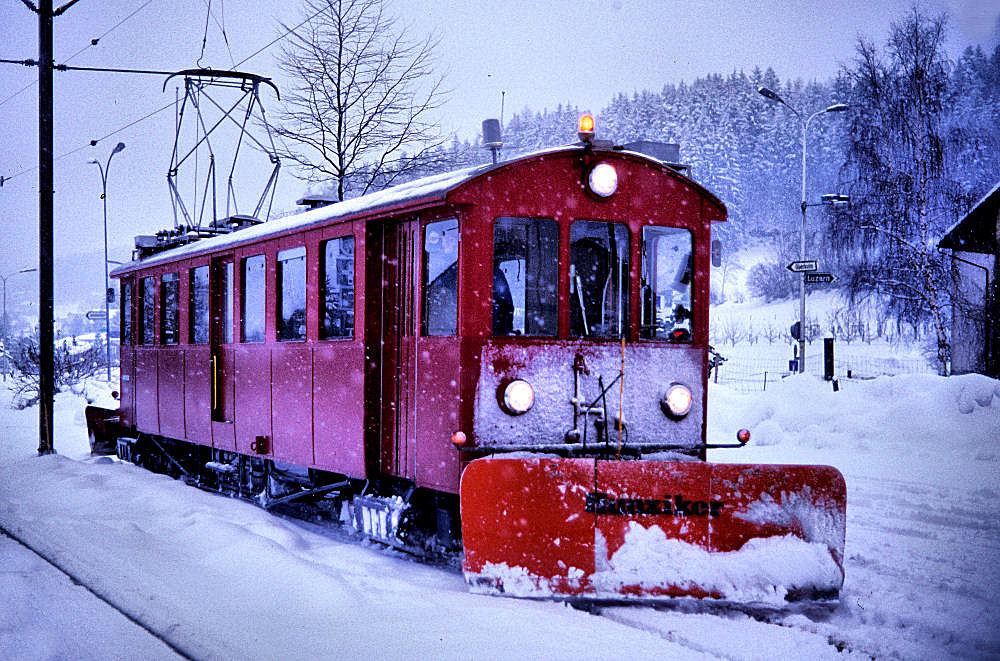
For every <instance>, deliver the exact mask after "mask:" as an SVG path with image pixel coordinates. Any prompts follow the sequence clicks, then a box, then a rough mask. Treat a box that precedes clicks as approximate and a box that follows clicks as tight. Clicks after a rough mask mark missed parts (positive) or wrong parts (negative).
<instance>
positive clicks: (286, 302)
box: [275, 246, 306, 341]
mask: <svg viewBox="0 0 1000 661" xmlns="http://www.w3.org/2000/svg"><path fill="white" fill-rule="evenodd" d="M277 291H278V303H277V305H276V306H275V309H276V311H277V313H278V340H280V341H285V340H304V339H306V247H305V246H299V247H298V248H290V249H289V250H282V251H281V252H279V253H278V286H277Z"/></svg>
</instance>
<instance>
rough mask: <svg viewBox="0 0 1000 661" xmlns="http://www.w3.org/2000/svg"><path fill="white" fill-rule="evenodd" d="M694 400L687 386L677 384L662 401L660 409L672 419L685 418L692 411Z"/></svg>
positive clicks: (671, 387)
mask: <svg viewBox="0 0 1000 661" xmlns="http://www.w3.org/2000/svg"><path fill="white" fill-rule="evenodd" d="M693 401H694V398H693V397H692V396H691V391H690V390H689V389H688V387H687V386H684V385H681V384H680V383H675V384H674V385H672V386H670V390H669V391H667V394H666V396H665V397H664V398H663V399H661V400H660V408H661V409H663V412H664V413H665V414H666V415H668V416H670V417H671V418H683V417H684V416H686V415H687V414H688V411H690V410H691V404H692V402H693Z"/></svg>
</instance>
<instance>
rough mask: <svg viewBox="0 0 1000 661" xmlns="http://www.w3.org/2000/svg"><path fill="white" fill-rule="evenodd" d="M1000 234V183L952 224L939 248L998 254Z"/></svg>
mask: <svg viewBox="0 0 1000 661" xmlns="http://www.w3.org/2000/svg"><path fill="white" fill-rule="evenodd" d="M998 234H1000V183H998V184H997V185H996V186H994V187H993V190H991V191H990V192H989V193H987V194H986V195H985V196H984V197H983V199H981V200H979V202H977V203H976V204H975V206H973V207H972V210H971V211H970V212H969V213H967V214H966V215H965V217H964V218H962V219H961V220H959V221H958V222H957V223H955V224H954V225H952V226H951V228H950V229H949V230H948V232H947V233H946V234H945V235H944V238H943V239H941V241H939V242H938V247H939V248H945V249H947V250H961V251H964V252H979V253H984V254H988V255H996V254H997V235H998Z"/></svg>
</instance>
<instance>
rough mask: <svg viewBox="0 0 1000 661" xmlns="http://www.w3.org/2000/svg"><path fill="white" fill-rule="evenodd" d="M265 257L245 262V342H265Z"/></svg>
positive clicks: (249, 258) (245, 260)
mask: <svg viewBox="0 0 1000 661" xmlns="http://www.w3.org/2000/svg"><path fill="white" fill-rule="evenodd" d="M264 265H265V262H264V255H254V256H253V257H247V258H246V259H244V260H243V341H244V342H263V341H264V309H265V308H264V291H265V284H264V282H265V277H266V274H265V270H264Z"/></svg>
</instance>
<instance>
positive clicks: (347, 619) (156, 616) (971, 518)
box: [0, 376, 1000, 661]
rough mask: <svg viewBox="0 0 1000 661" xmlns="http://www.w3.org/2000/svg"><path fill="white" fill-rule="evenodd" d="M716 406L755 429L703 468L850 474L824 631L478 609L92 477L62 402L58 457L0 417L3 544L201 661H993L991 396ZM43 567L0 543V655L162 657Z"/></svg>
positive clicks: (713, 415)
mask: <svg viewBox="0 0 1000 661" xmlns="http://www.w3.org/2000/svg"><path fill="white" fill-rule="evenodd" d="M713 397H714V404H713V406H714V408H713V409H711V410H710V436H712V437H725V436H729V435H731V433H732V430H733V429H735V428H736V427H737V426H742V424H745V425H749V426H750V427H751V429H752V430H753V431H754V435H755V438H756V443H755V446H754V447H752V448H747V449H745V450H740V451H735V452H733V453H730V454H726V455H725V456H724V457H715V458H714V459H715V460H722V459H725V460H731V461H738V462H744V461H766V462H793V463H801V462H812V463H829V464H833V465H837V466H838V467H840V468H841V469H842V471H843V472H844V474H845V476H846V478H847V483H848V538H847V567H846V572H847V579H846V583H845V586H844V591H843V593H842V600H841V603H840V605H839V606H838V607H836V608H835V609H832V611H822V610H816V611H805V612H799V613H795V612H790V613H778V614H776V613H753V615H755V616H756V618H755V617H751V616H750V615H747V614H744V613H742V612H738V611H720V610H719V609H714V608H711V609H706V608H701V609H699V608H693V607H690V606H685V607H682V608H671V609H655V608H650V607H608V608H605V609H603V610H602V613H601V615H600V616H597V617H595V616H593V615H588V614H586V613H582V612H578V611H575V610H572V609H570V608H567V607H565V606H562V605H559V604H553V603H536V602H526V601H519V600H513V599H498V598H490V597H481V596H475V595H471V594H469V593H468V592H467V591H466V589H465V586H464V583H463V581H462V579H461V576H459V575H458V574H456V573H455V572H450V571H444V570H439V569H435V568H432V567H427V566H424V565H421V564H418V563H414V562H411V561H410V560H408V559H406V558H405V557H402V556H400V555H398V554H396V553H394V552H388V551H385V550H383V549H380V548H377V547H373V546H361V545H357V544H345V543H342V542H340V541H338V540H337V539H331V537H329V536H324V535H317V534H315V533H314V532H312V531H311V530H309V529H308V528H307V527H303V526H298V525H295V524H293V523H290V522H288V521H284V520H282V519H279V518H276V517H273V516H270V515H268V514H266V513H265V512H263V511H261V510H259V509H257V508H255V507H252V506H249V505H246V504H244V503H241V502H237V501H234V500H230V499H227V498H221V497H218V496H214V495H212V494H208V493H204V492H201V491H198V490H196V489H192V488H190V487H186V486H184V485H183V484H181V483H180V482H176V481H173V480H170V479H168V478H165V477H163V476H156V475H151V474H149V473H146V472H144V471H142V470H139V469H136V468H135V467H133V466H129V465H125V464H121V463H116V462H110V461H109V460H107V459H97V460H95V459H91V458H88V457H87V456H86V439H85V434H84V431H83V429H82V415H81V414H80V412H79V411H80V402H79V400H78V399H75V398H73V397H72V396H60V397H59V398H58V399H57V427H56V428H57V430H58V431H59V435H58V436H57V440H56V444H57V448H58V449H59V450H60V452H61V453H62V454H61V455H59V456H51V457H42V458H38V457H34V456H33V450H34V446H35V444H36V443H37V435H36V434H35V431H34V424H35V421H36V417H35V415H36V414H35V412H34V411H33V410H31V411H28V412H16V411H9V410H2V412H0V429H2V444H0V526H3V527H5V528H8V529H10V530H12V531H13V532H14V533H15V534H17V535H18V536H21V537H24V538H25V539H26V541H28V542H29V543H31V544H32V545H33V546H36V547H37V548H39V549H40V550H42V551H43V552H44V553H45V554H46V555H48V556H50V557H52V558H54V559H55V560H57V561H58V562H59V563H60V564H63V565H65V566H66V567H67V569H69V570H70V571H71V572H72V573H73V574H74V575H77V576H79V577H80V578H81V580H83V581H84V582H86V583H87V584H88V585H90V586H91V587H92V588H93V589H94V590H95V591H96V592H98V593H99V594H101V595H102V596H104V597H106V598H108V600H109V601H112V602H113V603H115V604H116V605H117V606H118V607H120V608H122V610H124V611H126V612H128V613H130V615H131V616H132V617H134V618H136V619H138V620H141V621H143V622H149V623H150V624H151V625H152V626H153V627H154V628H155V630H156V631H158V632H160V633H161V634H162V635H164V637H165V638H166V639H167V640H169V641H171V644H173V645H176V646H177V647H178V648H179V649H181V650H184V652H185V653H186V654H189V655H190V656H192V657H194V658H199V659H224V658H268V659H274V658H301V657H305V656H312V657H315V658H330V659H337V658H375V657H377V658H408V659H412V658H437V659H466V658H476V659H481V658H485V659H490V658H497V659H504V660H505V661H509V659H512V658H548V659H553V658H559V659H562V658H566V659H606V658H651V657H654V656H655V657H661V658H672V659H689V658H692V659H697V658H702V659H704V658H720V659H772V658H809V659H823V658H837V659H845V658H879V659H882V658H904V659H925V658H969V659H981V658H1000V608H998V606H997V603H996V595H997V594H998V593H1000V569H998V567H1000V505H998V502H1000V471H998V468H1000V384H997V382H995V381H990V380H987V379H983V378H982V377H954V378H951V379H940V378H938V377H932V376H921V377H895V378H893V379H880V380H878V381H874V382H868V383H860V384H850V386H849V387H845V388H844V389H843V390H842V391H841V392H840V393H838V394H837V395H833V394H832V393H831V392H830V391H829V386H828V385H826V384H822V382H819V383H816V382H814V381H813V380H811V377H797V378H796V379H793V380H789V382H788V383H787V384H782V387H777V388H775V389H774V390H769V391H768V392H767V393H765V394H764V395H742V394H739V393H732V392H728V391H726V390H724V389H716V390H715V391H714V392H713ZM873 403H876V404H877V406H875V405H873ZM740 423H742V424H740ZM40 562H41V561H37V560H36V561H34V562H32V561H31V560H30V557H29V558H25V557H24V554H23V553H21V552H17V550H16V549H14V548H13V547H12V543H10V542H9V540H8V541H7V542H6V543H0V567H3V568H5V569H6V568H11V567H13V568H14V569H13V570H12V571H9V572H7V573H0V581H2V582H0V588H3V589H2V591H0V636H2V638H0V645H2V648H3V649H4V650H5V653H6V650H7V649H14V650H16V651H17V654H16V655H15V656H16V658H23V659H52V658H74V659H88V658H92V659H98V658H108V657H109V656H115V655H116V654H120V653H121V650H129V653H128V656H131V657H133V658H144V659H157V658H169V655H170V652H169V650H167V649H166V648H165V647H163V646H162V645H160V644H159V643H157V642H156V641H155V640H153V639H149V637H148V635H146V634H144V633H142V632H141V630H138V629H137V628H136V627H135V626H134V625H132V624H131V623H130V622H128V621H127V620H125V619H124V618H120V616H114V617H118V618H119V619H120V623H119V624H114V622H115V620H114V617H111V619H110V620H104V619H101V618H102V617H104V616H102V615H100V614H99V613H97V612H96V611H100V610H101V609H102V608H106V607H103V606H100V607H99V606H95V605H90V606H86V605H80V602H79V600H80V599H81V598H83V597H87V595H86V594H85V593H83V594H81V590H80V589H79V588H77V587H75V586H73V585H72V583H70V582H69V581H68V579H60V578H59V577H60V575H59V574H55V576H54V577H53V576H50V575H49V574H51V573H52V571H48V570H45V567H43V566H41V565H39V564H38V563H40ZM42 564H44V563H42ZM0 571H2V570H0ZM89 599H90V600H92V601H95V602H96V600H94V599H93V598H92V597H89ZM96 603H97V604H100V602H96ZM108 610H109V609H108ZM112 613H113V611H112ZM109 617H110V616H109ZM91 621H93V622H99V624H96V625H92V624H91ZM105 621H107V622H110V623H109V624H103V622H105ZM95 631H96V632H98V633H96V634H95V633H94V632H95ZM136 631H139V634H137V633H136ZM144 637H145V638H144ZM146 639H148V640H146ZM143 640H145V642H142V641H143ZM157 645H160V646H159V648H157Z"/></svg>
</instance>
